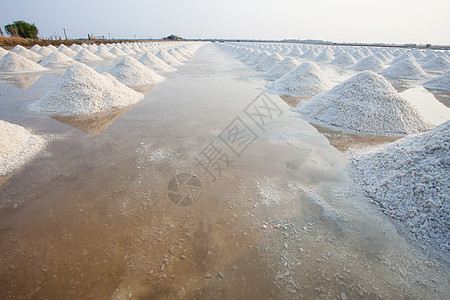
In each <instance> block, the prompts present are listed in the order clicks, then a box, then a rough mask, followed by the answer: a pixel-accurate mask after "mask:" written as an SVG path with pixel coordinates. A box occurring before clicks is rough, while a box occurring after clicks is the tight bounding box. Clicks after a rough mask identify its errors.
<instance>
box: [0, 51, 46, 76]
mask: <svg viewBox="0 0 450 300" xmlns="http://www.w3.org/2000/svg"><path fill="white" fill-rule="evenodd" d="M45 70H47V69H45V68H44V67H42V66H40V65H39V64H37V63H35V62H34V61H31V60H29V59H26V58H25V57H23V56H21V55H18V54H16V53H15V52H12V51H9V52H8V54H6V55H5V56H3V57H2V58H1V59H0V73H27V72H41V71H45Z"/></svg>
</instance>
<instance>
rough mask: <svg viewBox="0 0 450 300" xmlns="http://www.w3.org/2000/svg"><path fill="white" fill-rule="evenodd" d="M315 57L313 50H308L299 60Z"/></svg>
mask: <svg viewBox="0 0 450 300" xmlns="http://www.w3.org/2000/svg"><path fill="white" fill-rule="evenodd" d="M316 56H317V53H316V52H315V51H314V50H313V49H309V50H307V51H306V52H305V53H303V55H302V56H301V58H305V59H313V58H315V57H316Z"/></svg>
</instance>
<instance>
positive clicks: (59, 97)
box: [27, 62, 144, 116]
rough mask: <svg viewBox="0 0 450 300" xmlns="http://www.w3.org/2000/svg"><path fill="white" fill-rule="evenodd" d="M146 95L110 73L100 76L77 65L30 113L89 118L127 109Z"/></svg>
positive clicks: (72, 67)
mask: <svg viewBox="0 0 450 300" xmlns="http://www.w3.org/2000/svg"><path fill="white" fill-rule="evenodd" d="M143 98H144V95H143V94H141V93H138V92H136V91H134V90H132V89H130V88H129V87H127V86H126V85H124V84H122V83H120V82H119V81H117V79H116V78H114V77H113V76H112V75H110V74H106V73H105V74H99V73H97V72H96V71H95V70H94V69H92V68H90V67H88V66H86V65H85V64H82V63H77V62H75V63H74V64H73V65H72V66H71V67H70V68H69V69H68V70H67V71H66V73H64V75H63V76H62V77H61V78H60V80H59V81H58V82H57V84H56V86H55V87H54V88H53V89H52V90H50V91H49V92H48V93H47V94H46V95H45V96H44V97H43V98H42V99H40V100H39V101H36V102H34V103H32V104H30V105H29V106H28V107H27V110H28V111H29V112H31V113H35V114H46V115H53V116H73V115H87V114H94V113H100V112H105V111H109V110H114V109H119V108H124V107H127V106H130V105H133V104H136V103H138V102H140V101H141V100H142V99H143Z"/></svg>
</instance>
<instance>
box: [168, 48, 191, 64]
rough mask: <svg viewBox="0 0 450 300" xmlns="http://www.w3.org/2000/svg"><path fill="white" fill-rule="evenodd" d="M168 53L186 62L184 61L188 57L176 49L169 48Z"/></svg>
mask: <svg viewBox="0 0 450 300" xmlns="http://www.w3.org/2000/svg"><path fill="white" fill-rule="evenodd" d="M167 53H169V54H170V55H172V56H173V57H175V59H176V60H178V61H180V62H184V61H186V60H187V58H186V57H184V56H183V55H181V54H180V53H179V52H177V51H175V50H174V49H169V50H167Z"/></svg>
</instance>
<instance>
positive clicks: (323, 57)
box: [315, 49, 334, 61]
mask: <svg viewBox="0 0 450 300" xmlns="http://www.w3.org/2000/svg"><path fill="white" fill-rule="evenodd" d="M333 59H334V56H333V53H332V52H331V51H330V50H329V49H325V50H323V51H322V53H320V54H319V55H318V56H317V57H316V58H315V60H317V61H331V60H333Z"/></svg>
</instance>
